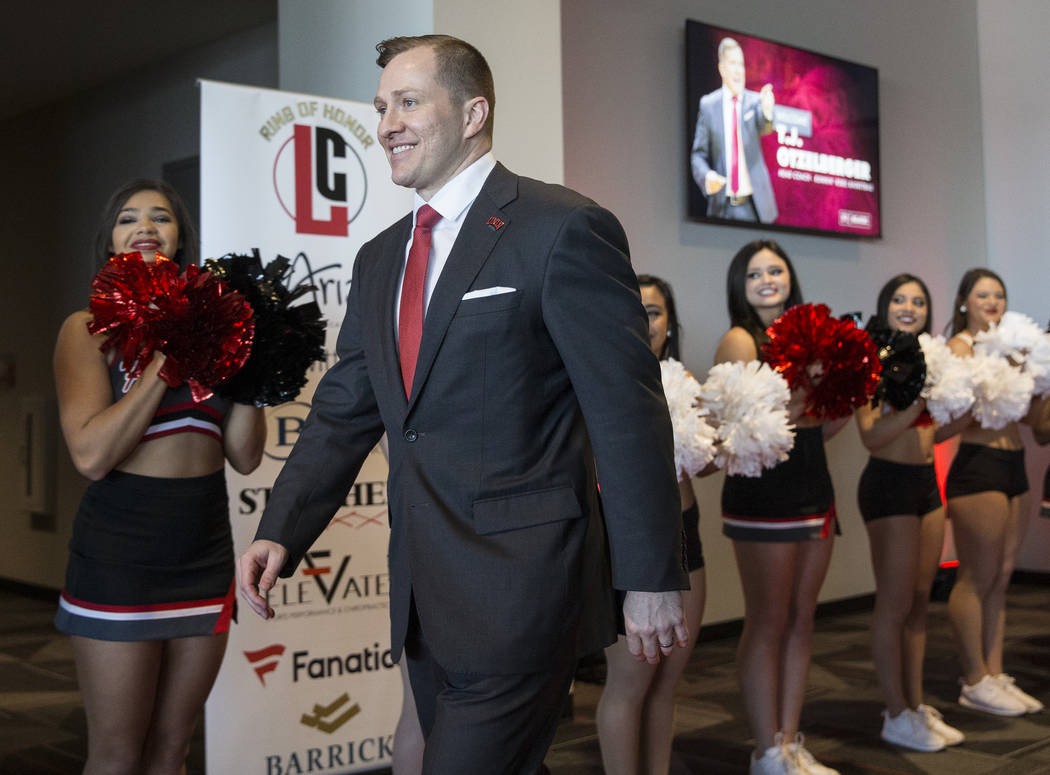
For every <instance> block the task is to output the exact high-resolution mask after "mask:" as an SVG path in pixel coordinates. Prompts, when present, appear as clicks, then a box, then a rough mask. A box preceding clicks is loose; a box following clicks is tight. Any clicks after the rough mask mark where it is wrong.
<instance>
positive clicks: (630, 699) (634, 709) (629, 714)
mask: <svg viewBox="0 0 1050 775" xmlns="http://www.w3.org/2000/svg"><path fill="white" fill-rule="evenodd" d="M677 650H678V649H675V651H677ZM605 664H606V675H605V688H604V689H603V690H602V696H601V699H600V700H599V701H598V710H597V712H596V715H595V720H596V721H597V724H598V739H599V741H600V743H601V751H602V765H603V766H604V768H605V772H606V773H607V774H608V775H637V773H640V772H641V756H640V754H639V751H640V750H641V736H642V713H643V712H644V708H645V697H646V694H648V692H649V686H650V685H651V684H652V681H653V677H654V676H655V675H656V671H657V670H658V669H659V668H660V667H661V666H662V663H661V664H660V665H650V664H649V663H648V662H639V661H638V660H636V659H635V658H634V657H632V656H631V655H630V653H629V652H628V651H627V640H626V639H625V638H624V637H623V636H622V635H621V636H620V637H619V638H618V639H617V640H616V643H614V644H612V645H611V646H609V647H608V648H606V649H605Z"/></svg>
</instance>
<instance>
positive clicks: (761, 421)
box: [700, 361, 795, 476]
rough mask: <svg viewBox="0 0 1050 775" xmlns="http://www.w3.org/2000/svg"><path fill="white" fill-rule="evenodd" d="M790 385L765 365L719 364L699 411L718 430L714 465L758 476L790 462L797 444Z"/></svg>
mask: <svg viewBox="0 0 1050 775" xmlns="http://www.w3.org/2000/svg"><path fill="white" fill-rule="evenodd" d="M790 398H791V391H790V390H789V389H788V385H787V381H786V380H785V379H784V378H783V377H782V376H781V375H780V374H779V373H777V372H776V371H774V370H773V369H771V368H770V367H769V366H768V365H767V364H765V363H760V362H759V361H750V362H748V363H739V362H738V363H720V364H718V365H717V366H715V367H713V368H712V369H711V371H710V372H708V375H707V381H706V382H704V384H703V386H702V387H701V388H700V410H701V412H703V413H705V414H707V415H708V416H709V417H711V419H712V420H713V422H714V424H715V426H716V427H717V428H718V441H719V442H721V443H720V445H719V447H718V453H717V454H716V456H715V464H716V465H717V466H718V467H719V468H724V469H725V470H726V472H727V473H729V474H732V475H735V476H760V475H761V474H762V470H763V469H765V468H772V467H773V466H775V465H776V464H777V463H780V462H782V461H784V460H787V458H788V453H789V452H790V451H791V448H792V447H793V446H794V444H795V432H794V431H793V430H792V428H791V425H790V424H789V422H788V411H787V404H788V400H789V399H790Z"/></svg>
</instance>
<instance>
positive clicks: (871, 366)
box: [762, 304, 882, 420]
mask: <svg viewBox="0 0 1050 775" xmlns="http://www.w3.org/2000/svg"><path fill="white" fill-rule="evenodd" d="M766 334H767V335H768V336H769V341H768V342H767V343H766V344H764V345H763V346H762V354H763V358H764V359H765V361H766V362H767V363H768V364H769V365H770V366H772V367H773V368H774V369H776V370H777V371H778V372H780V373H781V374H782V375H784V379H786V380H787V383H788V386H789V387H790V388H791V389H792V390H797V389H799V388H802V389H804V390H805V391H806V414H807V415H810V416H811V417H818V418H820V419H824V420H833V419H835V418H837V417H845V416H847V415H849V414H850V413H851V412H852V411H853V409H854V408H855V407H858V406H862V405H863V404H866V403H867V402H868V401H870V400H871V397H872V396H873V395H874V394H875V388H876V387H878V384H879V373H880V372H881V371H882V365H881V363H880V362H879V351H878V347H876V346H875V343H874V342H872V341H871V338H870V337H869V336H868V334H867V332H866V331H863V330H861V329H859V328H857V326H856V324H855V323H854V322H853V321H852V320H840V319H838V318H833V317H831V311H830V310H829V309H828V307H827V306H826V305H824V304H817V305H813V304H800V305H798V306H796V307H792V308H791V309H789V310H788V311H787V312H785V313H784V314H783V315H781V316H780V317H779V318H777V320H776V321H775V322H774V323H773V325H771V326H770V327H769V328H768V329H767V330H766Z"/></svg>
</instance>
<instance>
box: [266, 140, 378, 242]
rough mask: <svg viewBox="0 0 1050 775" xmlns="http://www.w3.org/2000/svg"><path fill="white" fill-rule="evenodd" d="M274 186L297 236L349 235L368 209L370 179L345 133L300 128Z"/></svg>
mask: <svg viewBox="0 0 1050 775" xmlns="http://www.w3.org/2000/svg"><path fill="white" fill-rule="evenodd" d="M273 188H274V192H275V193H276V195H277V201H278V202H279V203H280V205H281V208H282V209H283V210H284V211H285V212H286V213H287V214H288V217H289V218H291V219H292V220H293V221H295V231H296V233H297V234H321V235H327V236H332V237H345V236H347V234H348V233H349V228H348V227H349V225H350V223H351V222H352V221H353V220H354V219H355V218H357V216H358V215H360V214H361V210H362V209H363V208H364V206H365V199H366V198H367V195H368V178H367V175H366V173H365V165H364V162H363V161H362V160H361V157H360V156H359V155H358V153H357V151H355V150H354V148H353V146H352V145H351V144H350V143H349V142H348V140H347V138H346V137H345V136H344V135H343V134H341V133H340V132H338V131H337V130H335V129H330V128H328V127H321V126H311V125H309V124H295V126H294V131H293V133H292V136H291V137H289V138H288V139H287V140H285V141H284V143H282V144H281V147H280V148H278V149H277V155H276V156H275V157H274V160H273Z"/></svg>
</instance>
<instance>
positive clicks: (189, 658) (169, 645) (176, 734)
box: [143, 633, 227, 775]
mask: <svg viewBox="0 0 1050 775" xmlns="http://www.w3.org/2000/svg"><path fill="white" fill-rule="evenodd" d="M226 640H227V635H226V633H222V634H221V635H201V636H197V637H191V638H172V639H171V640H167V641H163V646H164V649H163V657H162V661H161V670H160V677H159V681H158V684H157V696H156V700H155V702H154V708H153V720H152V723H151V724H150V730H149V737H148V739H147V741H146V749H145V757H144V762H143V763H144V768H143V772H145V773H147V775H177V773H180V772H183V771H184V770H183V768H184V766H185V763H186V753H187V752H188V751H189V747H190V738H191V737H192V736H193V730H194V728H195V727H196V726H197V720H198V719H199V718H200V714H201V711H202V710H203V709H204V701H205V700H206V699H208V693H209V692H210V691H211V687H212V685H213V684H214V683H215V676H216V675H218V673H219V666H220V665H221V664H222V656H223V654H224V653H225V652H226Z"/></svg>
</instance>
